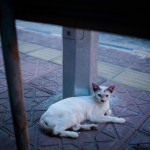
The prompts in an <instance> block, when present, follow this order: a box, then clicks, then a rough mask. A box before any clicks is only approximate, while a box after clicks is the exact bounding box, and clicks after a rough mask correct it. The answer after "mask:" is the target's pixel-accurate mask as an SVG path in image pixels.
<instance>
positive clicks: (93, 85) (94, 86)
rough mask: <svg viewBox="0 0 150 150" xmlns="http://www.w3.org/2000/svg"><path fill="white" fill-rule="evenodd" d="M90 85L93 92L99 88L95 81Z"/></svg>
mask: <svg viewBox="0 0 150 150" xmlns="http://www.w3.org/2000/svg"><path fill="white" fill-rule="evenodd" d="M92 87H93V91H94V92H96V91H98V90H100V88H99V86H97V85H96V84H95V83H92Z"/></svg>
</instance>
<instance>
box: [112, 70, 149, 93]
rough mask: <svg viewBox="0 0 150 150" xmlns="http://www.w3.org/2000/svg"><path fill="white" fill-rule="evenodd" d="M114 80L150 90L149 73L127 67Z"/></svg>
mask: <svg viewBox="0 0 150 150" xmlns="http://www.w3.org/2000/svg"><path fill="white" fill-rule="evenodd" d="M112 80H113V81H115V82H119V83H122V84H125V85H129V86H131V87H135V88H138V89H142V90H145V91H150V74H147V73H143V72H139V71H134V70H131V69H127V70H126V71H124V72H122V73H121V74H119V75H118V76H116V77H115V78H114V79H112Z"/></svg>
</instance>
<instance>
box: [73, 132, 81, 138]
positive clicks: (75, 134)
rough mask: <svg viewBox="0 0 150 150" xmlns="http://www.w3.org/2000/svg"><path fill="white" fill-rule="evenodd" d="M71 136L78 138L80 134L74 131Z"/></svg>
mask: <svg viewBox="0 0 150 150" xmlns="http://www.w3.org/2000/svg"><path fill="white" fill-rule="evenodd" d="M71 137H72V138H74V139H76V138H78V137H79V134H78V133H76V132H74V133H72V135H71Z"/></svg>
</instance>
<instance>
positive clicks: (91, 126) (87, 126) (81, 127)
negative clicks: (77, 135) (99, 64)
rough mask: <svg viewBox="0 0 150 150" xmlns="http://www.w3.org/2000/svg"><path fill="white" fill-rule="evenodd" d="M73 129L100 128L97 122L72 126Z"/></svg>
mask: <svg viewBox="0 0 150 150" xmlns="http://www.w3.org/2000/svg"><path fill="white" fill-rule="evenodd" d="M72 129H73V131H78V130H92V129H98V126H97V125H96V124H78V125H75V126H73V127H72Z"/></svg>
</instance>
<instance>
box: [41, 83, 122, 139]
mask: <svg viewBox="0 0 150 150" xmlns="http://www.w3.org/2000/svg"><path fill="white" fill-rule="evenodd" d="M92 86H93V91H94V94H93V95H92V96H81V97H70V98H66V99H63V100H61V101H59V102H57V103H55V104H53V105H51V106H50V107H49V108H48V110H47V111H46V112H45V113H44V114H43V115H42V117H41V118H40V127H41V129H42V130H43V131H46V133H50V134H51V135H55V136H60V137H71V138H77V137H78V133H77V132H74V131H78V130H80V129H83V130H91V129H93V128H94V129H97V128H98V127H97V125H96V124H81V123H82V122H83V121H85V120H88V121H91V122H95V123H107V122H114V123H125V119H123V118H117V117H111V116H110V114H111V110H110V107H109V98H110V94H111V93H112V92H113V90H114V88H115V86H110V87H108V88H107V87H104V86H100V87H99V86H97V85H96V84H94V83H93V84H92ZM69 128H71V129H72V130H73V131H66V129H69Z"/></svg>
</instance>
